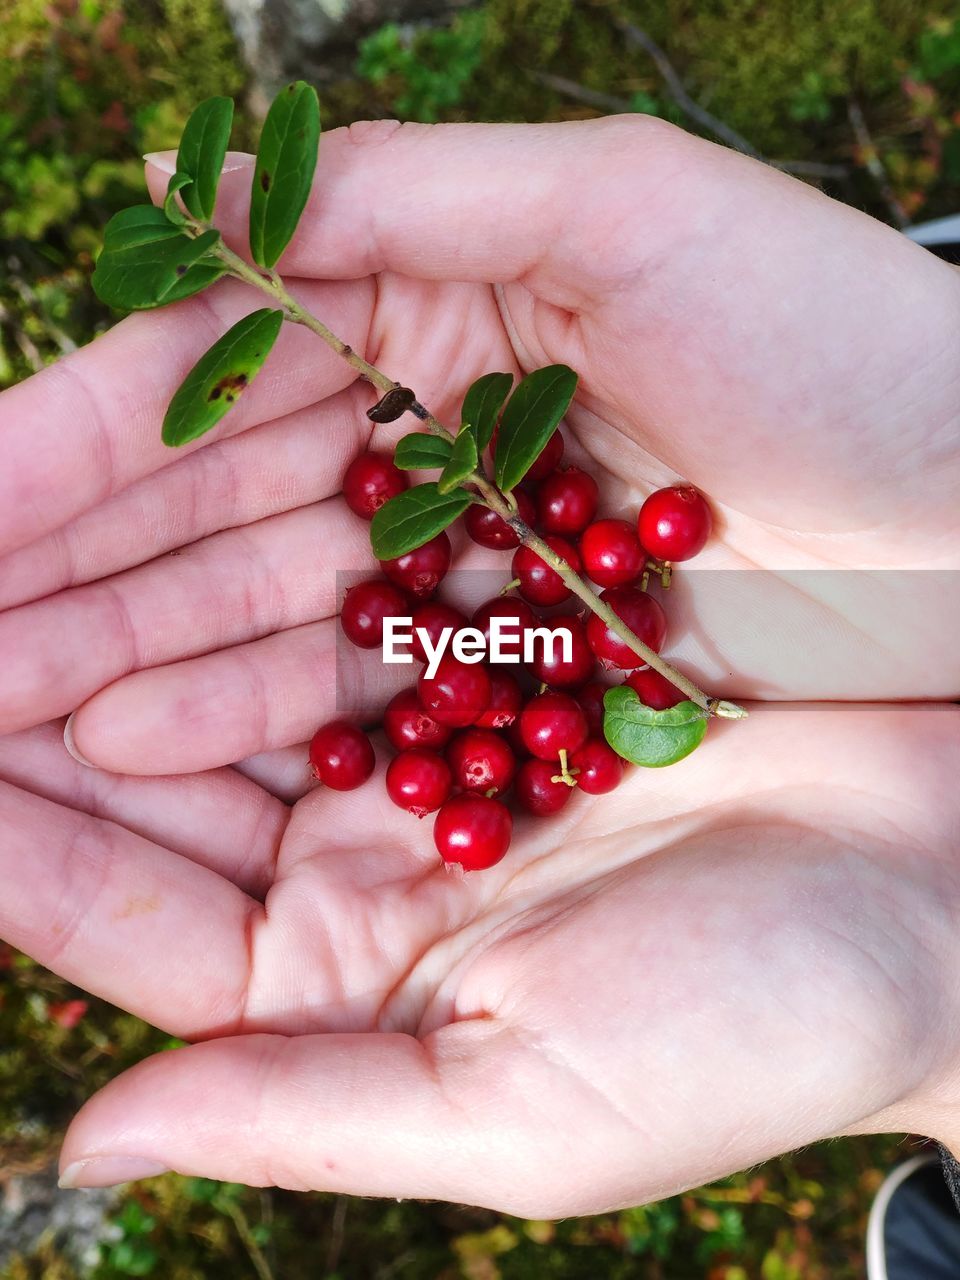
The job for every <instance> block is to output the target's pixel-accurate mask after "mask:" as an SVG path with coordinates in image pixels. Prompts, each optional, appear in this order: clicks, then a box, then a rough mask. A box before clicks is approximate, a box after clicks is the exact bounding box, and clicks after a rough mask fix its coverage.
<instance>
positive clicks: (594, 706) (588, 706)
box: [574, 651, 610, 738]
mask: <svg viewBox="0 0 960 1280" xmlns="http://www.w3.org/2000/svg"><path fill="white" fill-rule="evenodd" d="M591 652H592V651H591ZM609 687H610V686H609V685H606V684H601V683H600V681H599V680H591V681H590V683H589V684H585V685H584V686H583V688H582V689H579V690H578V691H577V693H576V694H575V695H574V696H575V697H576V699H577V701H578V702H579V703H580V706H581V707H582V708H583V714H584V715H585V716H586V717H587V728H588V729H589V731H590V736H591V737H592V738H600V737H602V736H603V695H604V694H605V693H606V692H607V690H608V689H609Z"/></svg>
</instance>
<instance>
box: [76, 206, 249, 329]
mask: <svg viewBox="0 0 960 1280" xmlns="http://www.w3.org/2000/svg"><path fill="white" fill-rule="evenodd" d="M219 240H220V233H219V232H218V231H205V232H204V233H203V234H202V235H200V236H197V237H196V239H191V238H190V236H186V235H184V234H183V232H182V231H180V230H179V229H178V228H177V227H175V226H174V225H173V224H172V223H171V222H170V220H169V218H168V217H167V216H166V214H165V213H164V212H163V210H162V209H158V208H156V207H155V206H154V205H152V204H143V205H134V206H133V208H131V209H122V210H121V211H120V213H117V214H114V216H113V217H112V218H111V219H110V221H109V222H108V223H107V225H106V227H105V228H104V233H103V252H102V253H101V254H100V257H99V258H98V259H97V265H96V269H95V270H94V273H93V288H94V292H95V293H96V295H97V297H98V298H99V299H100V300H101V302H106V303H107V304H108V305H109V306H111V307H122V308H123V309H124V310H126V311H145V310H148V309H149V308H150V307H162V306H165V305H166V304H167V303H168V302H176V301H178V300H179V299H180V298H188V297H189V296H190V295H191V294H193V293H199V291H200V290H201V289H205V288H206V287H207V285H208V284H213V282H214V281H215V280H217V279H219V277H220V276H222V275H223V272H224V268H223V266H222V265H221V264H220V263H219V262H216V261H211V260H210V259H209V258H207V255H208V254H209V252H210V250H211V249H213V247H214V246H215V245H216V244H218V243H219Z"/></svg>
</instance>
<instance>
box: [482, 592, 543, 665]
mask: <svg viewBox="0 0 960 1280" xmlns="http://www.w3.org/2000/svg"><path fill="white" fill-rule="evenodd" d="M491 618H508V619H510V620H511V621H510V623H509V625H507V624H506V623H504V624H501V636H500V648H501V649H502V650H503V652H504V653H505V654H509V655H510V656H511V657H512V656H513V655H514V654H516V655H517V657H518V658H520V657H522V656H523V637H524V635H525V634H526V633H527V631H529V630H530V629H531V628H533V627H535V626H536V625H537V618H536V614H535V613H534V612H533V610H532V609H531V608H530V606H529V605H528V604H527V602H526V601H525V600H521V599H520V597H519V596H512V595H508V596H494V597H493V599H492V600H486V601H484V603H483V604H482V605H480V606H479V608H477V609H475V610H474V613H473V618H472V619H471V625H472V626H474V627H476V628H477V630H478V631H482V632H483V638H484V641H485V643H486V645H487V651H488V652H489V649H490V619H491Z"/></svg>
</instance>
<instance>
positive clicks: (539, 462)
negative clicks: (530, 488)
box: [525, 431, 563, 480]
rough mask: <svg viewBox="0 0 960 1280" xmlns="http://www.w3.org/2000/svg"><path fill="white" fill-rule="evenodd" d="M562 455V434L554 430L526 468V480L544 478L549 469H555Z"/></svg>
mask: <svg viewBox="0 0 960 1280" xmlns="http://www.w3.org/2000/svg"><path fill="white" fill-rule="evenodd" d="M562 457H563V436H562V435H561V434H560V432H559V431H555V432H554V433H553V435H552V436H551V437H550V439H549V440H548V441H547V443H546V444H545V445H544V446H543V448H542V449H541V450H540V452H539V453H538V454H537V456H536V458H535V459H534V461H533V465H532V466H530V467H529V468H528V470H527V474H526V477H525V478H526V479H527V480H544V479H546V477H547V476H548V475H549V474H550V472H551V471H556V469H557V467H559V465H560V459H561V458H562Z"/></svg>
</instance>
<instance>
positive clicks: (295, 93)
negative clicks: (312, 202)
mask: <svg viewBox="0 0 960 1280" xmlns="http://www.w3.org/2000/svg"><path fill="white" fill-rule="evenodd" d="M319 143H320V103H319V100H318V98H317V91H316V89H314V88H313V86H312V85H309V84H304V82H303V81H302V80H298V81H296V83H294V84H288V85H287V86H286V88H285V89H281V90H280V92H279V93H278V94H277V96H276V97H275V98H274V100H273V102H272V103H271V106H270V110H269V111H268V112H267V118H266V119H265V120H264V122H263V129H262V130H261V133H260V146H259V149H258V151H257V164H256V168H255V170H254V175H253V188H252V191H251V195H250V251H251V253H252V255H253V260H254V262H256V263H258V264H259V265H260V266H261V267H273V266H275V265H276V263H277V260H278V258H279V257H280V255H281V253H283V251H284V249H285V248H286V247H287V245H288V244H289V243H290V238H291V237H292V235H293V233H294V231H295V230H296V228H297V223H298V222H299V221H300V215H301V214H302V213H303V210H304V206H305V205H306V203H307V197H308V196H309V194H310V185H311V183H312V181H313V173H314V169H315V168H316V166H317V148H318V146H319Z"/></svg>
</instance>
